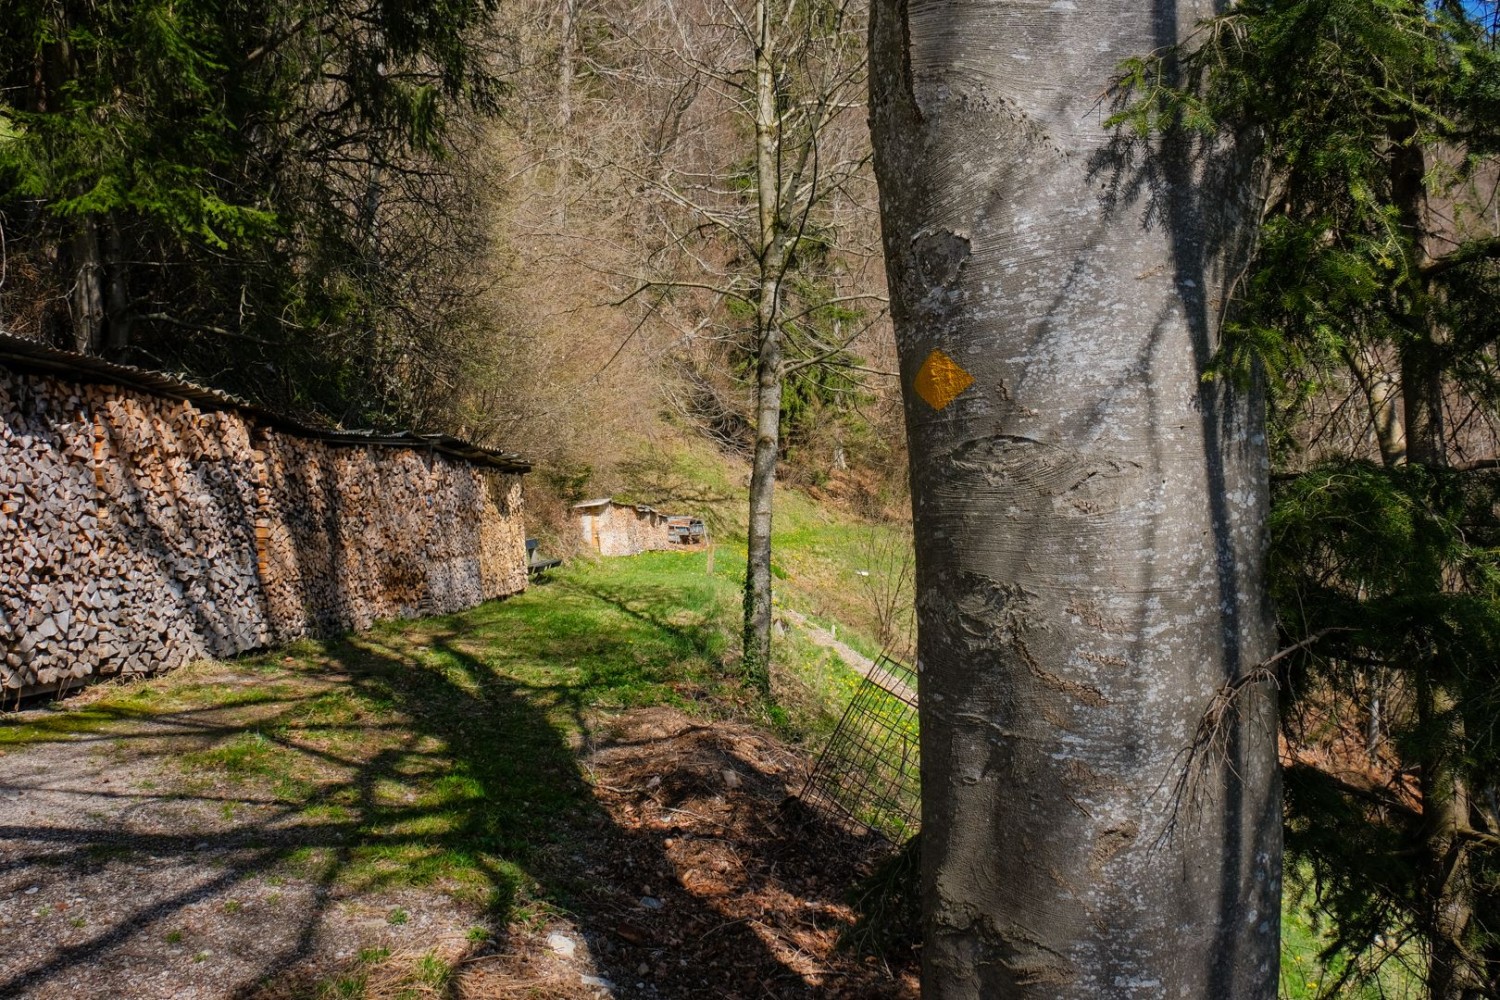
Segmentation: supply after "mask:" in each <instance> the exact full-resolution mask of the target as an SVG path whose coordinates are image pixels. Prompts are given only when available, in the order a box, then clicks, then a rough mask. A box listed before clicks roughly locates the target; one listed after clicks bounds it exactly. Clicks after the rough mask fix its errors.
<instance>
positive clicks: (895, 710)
mask: <svg viewBox="0 0 1500 1000" xmlns="http://www.w3.org/2000/svg"><path fill="white" fill-rule="evenodd" d="M919 762H920V758H919V757H918V750H917V675H916V671H914V670H912V669H911V668H910V667H908V666H906V665H905V664H903V663H900V662H898V661H896V660H893V659H891V658H890V657H888V656H886V655H884V654H882V655H881V656H880V658H879V659H877V660H876V661H875V662H874V664H872V665H871V667H870V671H869V673H867V674H866V675H865V679H864V680H863V681H862V682H861V683H860V685H859V687H858V688H857V689H856V690H855V692H854V697H853V699H851V700H850V702H849V707H848V708H847V709H845V710H844V715H843V718H841V719H840V720H839V724H838V727H837V728H835V729H834V731H833V736H832V737H830V738H829V740H828V745H827V746H826V747H825V748H824V749H823V753H822V755H821V756H820V757H819V758H818V763H817V764H816V766H814V768H813V771H812V774H810V775H809V776H808V778H807V783H806V784H805V785H804V786H803V787H802V795H801V798H802V800H803V801H804V802H807V803H808V804H809V805H812V806H815V807H818V808H822V809H826V810H831V811H833V812H836V813H839V814H842V815H844V816H846V817H848V818H849V819H852V820H854V821H855V822H856V823H859V824H860V825H862V826H865V827H867V828H869V829H871V830H874V831H876V832H878V833H880V834H881V835H883V836H884V837H886V838H887V839H889V840H890V841H892V842H893V843H898V844H899V843H901V842H902V841H904V840H906V839H907V838H908V837H910V836H911V835H912V834H914V833H916V832H917V827H918V824H919V823H920V803H921V785H920V784H919V779H918V764H919Z"/></svg>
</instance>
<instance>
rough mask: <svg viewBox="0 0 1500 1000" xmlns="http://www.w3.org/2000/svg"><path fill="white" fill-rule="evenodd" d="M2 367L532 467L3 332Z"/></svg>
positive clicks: (322, 434)
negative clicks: (339, 423) (331, 421)
mask: <svg viewBox="0 0 1500 1000" xmlns="http://www.w3.org/2000/svg"><path fill="white" fill-rule="evenodd" d="M0 365H4V366H5V367H7V368H12V369H15V370H17V371H28V372H34V373H39V374H43V375H55V376H61V377H63V378H68V379H73V380H75V381H79V382H91V383H95V384H108V385H120V386H125V387H127V388H130V389H137V390H139V391H141V392H145V393H149V394H151V395H153V396H162V397H165V398H167V399H177V400H183V401H185V402H190V403H193V404H194V405H195V406H198V407H200V408H202V409H206V410H235V411H237V412H240V413H243V414H246V415H247V416H250V417H254V418H255V419H256V420H258V421H260V422H261V423H264V424H268V425H270V426H272V427H275V428H277V429H279V430H285V431H290V432H292V433H294V434H300V435H302V436H304V437H309V438H316V439H318V440H320V441H327V442H330V443H332V444H348V445H375V446H380V447H389V448H427V449H429V450H431V451H437V452H442V453H443V454H445V455H452V456H454V457H455V458H461V459H463V460H465V461H467V462H473V463H475V464H476V465H488V466H491V467H492V468H496V469H500V470H502V471H505V472H530V471H531V463H530V462H528V461H527V460H526V459H524V458H522V457H521V456H520V455H518V454H516V453H515V452H512V451H501V450H499V449H497V448H482V447H480V446H479V445H476V444H474V443H473V442H470V441H465V440H464V439H463V438H457V437H453V436H452V435H449V434H418V433H416V432H414V431H398V432H396V433H393V434H388V433H377V432H375V431H365V430H343V429H339V430H328V429H325V428H321V427H314V426H312V425H311V424H305V423H303V422H302V421H300V420H296V419H294V418H292V417H288V416H286V415H285V414H282V413H276V412H275V411H273V410H268V409H266V408H265V407H262V406H257V405H255V404H254V403H251V402H248V401H246V400H243V399H240V398H238V397H237V396H231V395H230V394H229V393H227V392H220V391H219V390H217V389H210V388H208V387H206V386H201V385H195V384H194V383H192V382H188V381H186V380H185V379H182V378H179V377H178V376H175V375H167V374H165V373H163V372H154V371H149V370H147V369H145V368H135V367H132V366H130V365H121V364H115V363H114V362H112V361H105V360H104V359H103V358H96V357H93V356H91V355H87V354H76V353H74V352H72V351H60V350H58V349H57V348H55V347H49V346H47V345H46V344H42V343H39V342H37V341H35V340H27V339H25V338H24V337H17V336H14V335H13V334H9V333H6V332H4V331H3V330H0Z"/></svg>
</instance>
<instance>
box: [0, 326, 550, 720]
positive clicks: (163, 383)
mask: <svg viewBox="0 0 1500 1000" xmlns="http://www.w3.org/2000/svg"><path fill="white" fill-rule="evenodd" d="M529 468H530V466H529V465H528V464H527V463H526V462H525V461H524V460H523V459H521V458H520V456H518V455H515V454H512V453H508V452H503V451H498V450H494V449H487V448H479V447H476V446H474V445H472V444H470V443H468V442H465V441H461V440H459V439H457V438H452V437H446V436H443V435H419V434H411V433H399V434H373V433H364V432H358V431H343V430H338V431H329V430H321V429H318V428H314V427H309V426H307V425H305V424H302V423H300V422H298V421H296V420H292V419H290V418H288V417H286V416H284V415H280V414H276V413H272V412H269V411H267V410H264V409H261V408H259V407H255V406H252V405H250V404H248V403H245V402H244V401H242V400H238V399H235V398H233V397H231V396H227V395H225V394H223V393H219V392H216V391H214V390H211V389H207V388H204V387H202V386H197V385H193V384H191V383H188V382H184V381H182V380H180V379H176V378H173V377H170V376H167V375H163V374H160V373H156V372H150V371H145V370H142V369H137V368H131V367H127V366H123V365H115V364H110V363H108V362H105V361H102V360H100V359H98V358H93V357H87V356H84V355H78V354H72V353H69V352H65V351H58V350H54V349H52V348H49V347H47V346H45V345H42V344H38V343H36V342H33V341H29V340H23V339H20V338H16V337H11V336H8V335H6V334H4V333H0V691H3V692H4V694H5V695H6V696H9V697H15V698H19V697H22V696H25V695H27V694H34V693H46V692H48V691H54V690H59V689H62V688H64V687H68V686H72V685H74V684H77V683H80V682H81V681H84V680H86V679H89V678H93V677H100V676H110V675H115V674H145V673H152V672H155V671H159V670H165V669H169V668H171V667H175V666H178V665H180V664H183V663H186V662H189V661H191V660H194V659H200V658H204V657H211V656H212V657H222V656H232V655H235V654H238V653H244V652H247V651H250V650H253V649H258V648H263V647H267V646H275V645H280V644H283V643H285V642H288V641H290V640H292V639H296V638H298V637H301V636H308V635H312V636H326V635H333V634H337V633H340V632H346V631H350V630H356V629H363V628H367V627H369V626H370V625H371V624H372V623H373V622H375V621H376V620H377V619H381V618H396V617H408V616H414V615H420V614H439V613H449V612H454V611H459V610H462V609H464V608H468V607H472V606H473V605H476V604H479V603H480V602H482V601H485V600H488V599H491V598H495V597H503V596H506V595H508V594H514V593H517V592H518V591H521V590H523V589H525V587H526V544H525V527H524V525H523V523H522V520H521V514H522V512H521V476H522V475H523V474H524V473H525V472H527V471H528V470H529Z"/></svg>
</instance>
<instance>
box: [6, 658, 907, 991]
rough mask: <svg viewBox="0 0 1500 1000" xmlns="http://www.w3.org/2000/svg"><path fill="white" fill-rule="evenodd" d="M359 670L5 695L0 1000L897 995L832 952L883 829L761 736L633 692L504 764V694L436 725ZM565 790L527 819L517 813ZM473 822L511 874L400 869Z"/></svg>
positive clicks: (461, 707)
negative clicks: (42, 698)
mask: <svg viewBox="0 0 1500 1000" xmlns="http://www.w3.org/2000/svg"><path fill="white" fill-rule="evenodd" d="M851 652H852V651H851ZM856 655H857V654H856ZM268 662H269V661H268ZM285 662H286V663H288V664H290V663H291V662H292V661H291V658H287V660H286V661H285ZM361 662H362V661H360V660H358V659H357V658H356V657H355V656H354V655H353V653H352V652H349V651H347V650H346V651H345V652H344V653H342V654H341V655H340V657H328V658H325V659H324V661H322V665H321V666H319V667H318V668H317V669H307V668H304V667H303V666H300V665H299V666H296V667H292V666H287V667H285V668H278V667H275V665H274V664H272V666H271V667H267V666H266V665H265V664H264V663H263V664H261V665H259V666H255V665H252V666H248V667H247V666H235V665H224V664H220V665H201V666H199V667H194V668H192V669H191V670H189V671H186V672H184V673H182V674H181V675H173V677H171V678H166V679H163V680H161V681H154V682H150V683H148V684H145V685H140V686H139V687H138V689H137V690H136V693H135V694H131V695H129V696H128V697H123V698H122V697H120V696H118V695H114V694H110V693H109V692H108V690H107V689H100V690H98V691H95V692H90V693H86V694H84V695H82V696H80V698H78V699H76V700H75V701H73V702H72V703H70V706H69V709H70V710H69V711H68V712H57V711H50V710H49V711H38V712H32V713H23V715H24V716H25V717H23V718H22V719H21V720H18V721H19V722H20V723H21V724H22V725H26V724H30V725H31V726H32V727H33V729H34V730H35V732H33V735H32V737H31V738H29V739H28V740H26V741H25V742H23V743H22V744H21V745H18V746H17V745H11V746H9V747H7V745H6V744H5V743H4V742H0V936H3V939H4V940H5V941H6V943H7V946H6V947H5V948H4V949H0V996H4V997H17V998H37V1000H41V998H58V1000H61V998H69V1000H73V998H77V1000H91V998H100V1000H103V998H111V1000H113V998H131V1000H134V998H139V1000H153V998H162V1000H166V998H205V1000H207V998H213V1000H221V998H223V1000H227V998H241V997H244V998H252V997H253V998H278V1000H279V998H291V997H308V998H313V997H319V998H321V997H334V996H336V997H367V998H375V997H392V998H394V997H403V998H412V997H425V996H447V997H453V998H469V997H473V998H478V997H485V998H492V997H501V998H504V997H521V996H526V997H532V998H540V1000H563V998H575V997H576V998H580V1000H582V998H600V997H606V996H608V997H618V998H641V1000H647V998H649V1000H690V998H700V997H713V998H715V1000H737V998H744V1000H750V998H763V997H772V998H781V997H785V998H792V997H806V998H814V997H817V998H823V997H829V998H833V997H848V998H872V1000H874V998H892V1000H895V998H911V997H914V996H915V984H914V980H913V978H912V975H911V972H910V970H907V971H904V972H900V973H899V974H898V975H897V976H896V977H895V978H894V979H893V978H892V977H891V976H890V975H889V974H888V973H887V972H886V970H884V969H882V968H881V967H878V966H876V965H872V964H869V963H867V962H864V961H861V960H859V959H858V958H855V957H852V956H849V955H847V954H845V953H842V952H839V951H838V950H837V949H836V948H835V943H836V940H837V938H838V936H839V933H840V931H841V929H842V928H844V927H845V926H847V924H848V922H849V921H850V919H851V918H852V914H851V913H850V911H849V910H848V908H847V907H846V906H844V904H843V902H842V896H843V893H844V891H845V889H846V887H847V886H848V885H849V884H850V883H851V882H852V881H854V880H855V879H857V878H858V877H860V875H861V873H862V872H864V871H866V870H868V865H869V864H870V863H871V862H872V860H873V859H874V858H876V857H878V856H879V854H880V851H881V850H882V848H881V846H880V845H879V844H877V843H875V842H872V841H870V840H867V839H862V838H858V837H853V836H851V835H850V834H849V833H848V832H846V831H844V830H841V829H837V828H835V827H833V826H831V825H828V824H825V823H823V822H822V821H821V820H820V819H819V818H818V817H816V816H813V815H810V814H807V813H806V812H805V811H803V810H801V809H799V808H798V804H797V803H796V802H795V800H788V799H787V791H788V789H789V788H792V787H796V786H797V785H798V784H799V783H800V781H801V778H802V775H803V771H804V769H805V767H806V761H805V759H804V758H803V757H802V756H801V755H800V754H798V753H797V752H795V751H793V750H792V749H790V748H788V747H785V746H783V745H782V744H780V743H779V742H778V741H776V740H775V739H774V738H772V737H770V736H768V735H767V734H765V733H764V732H762V731H760V730H757V729H755V728H753V727H751V726H747V725H743V724H737V723H726V722H705V721H703V720H695V719H693V718H690V717H689V716H687V715H685V714H683V713H682V712H680V711H678V710H676V709H671V708H649V709H636V710H632V711H629V712H624V713H616V714H600V715H595V716H592V717H591V720H590V722H589V723H588V726H587V731H588V733H589V736H588V738H587V741H586V743H585V744H584V745H582V746H577V747H574V748H573V749H572V750H569V749H568V748H567V746H566V745H564V744H558V743H556V741H555V738H554V737H552V736H550V735H548V736H547V739H548V740H549V741H550V742H546V743H545V744H542V745H541V747H542V749H541V750H537V749H536V748H532V749H531V750H530V751H529V752H530V753H531V754H532V756H531V757H526V756H524V754H525V753H527V752H528V751H527V750H526V742H525V739H524V737H525V735H526V734H524V733H521V732H517V731H516V730H515V726H517V725H518V724H520V722H522V721H524V720H525V719H526V718H527V717H526V716H522V715H512V716H507V715H505V714H503V712H504V711H517V710H515V709H512V708H506V703H504V702H501V701H495V702H491V703H490V704H492V705H493V706H495V707H494V708H492V709H490V710H487V711H486V712H483V713H479V714H476V713H475V711H474V709H473V707H472V706H471V705H470V700H469V699H471V698H472V692H469V693H468V694H464V695H463V699H465V700H458V701H454V702H452V703H442V704H438V705H437V708H436V709H435V710H434V713H433V714H434V717H439V716H440V717H441V720H442V725H441V726H439V725H438V724H436V723H432V722H430V721H425V720H423V719H421V718H416V717H414V716H410V715H407V714H403V712H402V711H401V709H400V707H399V706H400V705H401V702H400V701H399V699H395V700H393V694H392V692H393V691H394V690H397V689H396V688H393V687H390V686H386V687H376V686H373V685H372V677H374V676H375V675H374V674H373V673H362V672H361V671H376V670H395V669H396V668H395V667H392V666H390V665H385V666H380V667H369V666H360V663H361ZM400 669H401V671H410V670H411V668H410V667H409V666H402V667H401V668H400ZM195 672H196V673H195ZM382 676H388V677H393V678H396V680H397V683H415V682H416V681H417V680H418V679H421V678H423V677H426V676H427V675H425V674H422V673H419V672H398V673H391V674H388V675H382ZM351 692H363V693H360V694H355V693H351ZM454 697H455V698H456V697H458V696H457V695H454ZM434 701H435V698H427V699H423V700H422V701H421V702H420V704H424V705H425V704H428V703H429V702H434ZM412 704H419V702H417V701H413V703H412ZM528 711H529V709H528ZM486 726H490V727H493V729H490V728H486ZM443 727H446V728H443ZM538 731H539V732H541V731H542V730H538ZM545 733H547V734H550V733H551V730H545ZM38 734H39V735H38ZM0 735H4V734H3V733H0ZM537 739H540V737H537ZM465 740H467V741H469V742H470V743H472V745H473V749H472V751H469V750H464V749H463V746H464V741H465ZM543 751H545V752H543ZM509 753H513V754H514V756H515V757H516V758H517V759H516V760H510V759H509V758H508V757H507V754H509ZM548 754H551V755H552V756H548ZM559 754H561V756H558V755H559ZM486 755H488V756H486ZM491 766H493V767H495V768H498V769H499V770H496V771H494V772H493V773H491V772H489V771H486V770H485V769H486V768H487V767H491ZM507 768H508V770H507ZM554 775H555V776H554ZM575 785H576V787H577V789H578V790H579V791H578V795H580V796H581V799H580V800H579V801H577V802H576V803H574V802H573V800H571V799H560V800H559V804H558V805H557V806H556V811H554V812H551V813H544V814H543V819H542V820H540V821H532V820H527V819H526V818H525V817H523V816H521V815H520V814H518V813H516V812H515V811H513V810H512V807H513V806H525V807H531V806H532V805H533V801H536V800H540V799H541V798H543V797H544V796H546V795H547V794H548V792H549V790H553V789H555V787H556V786H570V787H571V786H575ZM513 800H524V801H520V802H515V801H513ZM497 802H498V805H497ZM570 803H571V804H570ZM537 808H541V807H540V806H538V807H537ZM548 808H551V807H548ZM537 822H540V823H542V825H540V826H538V825H536V823H537ZM527 823H530V824H531V825H526V824H527ZM497 824H498V826H497ZM516 824H520V825H516ZM487 831H488V832H487ZM517 838H525V839H526V842H527V843H528V844H530V845H531V846H525V845H522V844H520V842H519V841H517ZM486 840H489V841H490V842H493V843H498V844H514V845H515V846H514V847H505V848H504V851H511V852H514V853H515V856H516V857H521V858H527V859H529V860H527V861H526V867H525V869H524V870H522V869H520V868H517V867H514V866H511V865H509V863H508V862H506V861H505V860H504V858H503V857H500V856H499V854H496V855H495V856H494V857H493V858H492V860H483V857H490V855H484V856H482V857H481V859H480V861H478V862H476V864H477V865H478V868H479V869H482V870H483V871H484V872H485V877H484V880H483V885H482V886H480V887H478V888H476V884H475V882H474V878H473V875H472V873H470V872H469V871H468V869H465V868H464V867H463V866H462V865H461V864H458V863H456V862H450V861H445V862H444V864H446V865H448V867H446V868H444V867H438V868H435V870H434V871H435V873H434V874H433V875H432V876H431V877H430V878H429V877H427V876H422V877H417V875H416V874H414V872H415V871H416V869H417V868H418V867H419V866H421V865H424V864H429V863H432V859H433V858H434V857H436V858H438V859H439V860H441V859H443V858H446V857H447V855H446V854H444V853H443V851H451V850H456V851H459V852H460V853H461V852H462V851H463V850H464V849H465V847H466V845H473V846H474V847H476V848H477V847H478V845H479V844H480V843H481V842H483V841H486ZM491 850H493V851H497V852H498V851H501V848H498V847H496V848H491ZM479 888H483V889H484V891H482V892H481V891H479ZM500 889H505V891H506V892H508V893H510V895H507V896H504V898H503V899H501V900H500V903H504V906H503V907H500V908H498V909H497V907H498V906H500V903H497V898H499V897H497V892H499V890H500ZM496 914H501V916H498V917H497V916H496Z"/></svg>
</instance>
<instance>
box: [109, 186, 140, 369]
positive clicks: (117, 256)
mask: <svg viewBox="0 0 1500 1000" xmlns="http://www.w3.org/2000/svg"><path fill="white" fill-rule="evenodd" d="M120 228H121V227H120V220H119V219H118V218H116V217H115V216H114V215H113V214H111V215H110V216H109V217H108V219H107V220H106V223H105V233H106V237H105V247H106V249H107V250H108V257H109V262H108V265H107V268H106V270H107V272H108V278H109V280H108V286H107V289H106V309H105V330H106V338H105V345H104V346H105V351H106V353H107V354H109V355H110V356H111V357H115V358H119V357H120V356H122V355H123V354H124V353H125V351H126V349H127V348H129V347H130V334H131V328H132V327H133V325H134V320H133V318H132V316H131V307H130V280H129V273H130V271H129V264H128V263H127V262H126V259H125V238H124V234H123V233H122V232H121V231H120Z"/></svg>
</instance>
